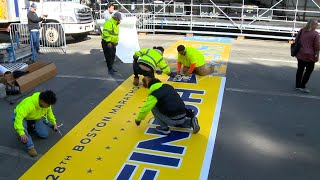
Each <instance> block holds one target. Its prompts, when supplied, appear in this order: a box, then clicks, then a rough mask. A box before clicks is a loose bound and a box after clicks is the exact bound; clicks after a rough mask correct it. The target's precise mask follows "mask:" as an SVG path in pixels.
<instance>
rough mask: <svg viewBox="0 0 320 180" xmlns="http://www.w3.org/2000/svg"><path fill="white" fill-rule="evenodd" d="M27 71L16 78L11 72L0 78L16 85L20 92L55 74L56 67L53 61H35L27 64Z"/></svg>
mask: <svg viewBox="0 0 320 180" xmlns="http://www.w3.org/2000/svg"><path fill="white" fill-rule="evenodd" d="M27 71H28V73H27V74H25V75H23V76H21V77H19V78H17V79H15V78H14V77H13V75H12V73H11V74H5V75H4V76H3V77H2V78H0V80H1V79H2V81H5V82H6V84H8V85H11V86H18V87H19V90H20V93H25V92H27V91H29V90H31V89H33V88H35V87H36V86H37V85H39V84H41V83H44V82H46V81H48V80H49V79H52V78H54V77H55V76H56V75H57V68H56V65H55V64H54V63H50V64H46V63H42V62H35V63H33V64H31V65H29V66H28V69H27Z"/></svg>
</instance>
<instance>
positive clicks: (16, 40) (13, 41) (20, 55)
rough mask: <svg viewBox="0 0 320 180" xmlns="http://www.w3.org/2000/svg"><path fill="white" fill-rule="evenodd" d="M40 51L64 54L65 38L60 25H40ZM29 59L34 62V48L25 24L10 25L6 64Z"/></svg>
mask: <svg viewBox="0 0 320 180" xmlns="http://www.w3.org/2000/svg"><path fill="white" fill-rule="evenodd" d="M39 36H40V48H41V51H46V52H49V51H54V52H59V51H61V50H62V52H64V53H66V47H67V46H66V36H65V33H64V30H63V27H62V25H61V24H60V23H42V25H41V28H40V30H39ZM29 57H31V60H32V61H35V47H34V45H33V41H32V38H30V31H29V29H28V25H27V24H21V23H12V24H10V47H9V50H8V62H14V63H16V61H23V60H24V59H26V58H29Z"/></svg>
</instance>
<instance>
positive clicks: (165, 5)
mask: <svg viewBox="0 0 320 180" xmlns="http://www.w3.org/2000/svg"><path fill="white" fill-rule="evenodd" d="M172 1H173V0H170V1H169V2H168V3H167V4H166V3H164V6H163V7H162V8H161V9H160V10H159V11H158V12H154V14H155V15H156V14H159V13H160V12H161V11H162V10H163V9H165V8H166V7H167V5H168V4H170V3H171V2H172Z"/></svg>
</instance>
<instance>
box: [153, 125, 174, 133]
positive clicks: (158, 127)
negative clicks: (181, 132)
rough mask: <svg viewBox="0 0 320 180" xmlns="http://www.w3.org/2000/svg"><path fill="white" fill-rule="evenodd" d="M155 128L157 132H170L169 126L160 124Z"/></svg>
mask: <svg viewBox="0 0 320 180" xmlns="http://www.w3.org/2000/svg"><path fill="white" fill-rule="evenodd" d="M156 130H157V131H158V132H161V133H162V134H170V132H171V131H170V128H169V127H161V126H157V127H156Z"/></svg>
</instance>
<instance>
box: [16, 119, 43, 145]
mask: <svg viewBox="0 0 320 180" xmlns="http://www.w3.org/2000/svg"><path fill="white" fill-rule="evenodd" d="M15 116H16V115H15V114H13V118H12V121H13V123H14V120H15ZM44 121H45V120H42V119H40V120H36V121H35V128H34V132H35V133H36V134H37V135H38V136H39V137H40V138H42V139H46V138H48V136H49V132H48V129H47V127H46V124H45V123H44ZM23 127H24V133H25V134H26V136H27V138H28V141H27V142H26V143H25V144H24V145H25V147H26V148H27V149H31V148H33V147H34V144H33V142H32V138H31V136H30V134H29V132H28V125H27V120H23Z"/></svg>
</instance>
